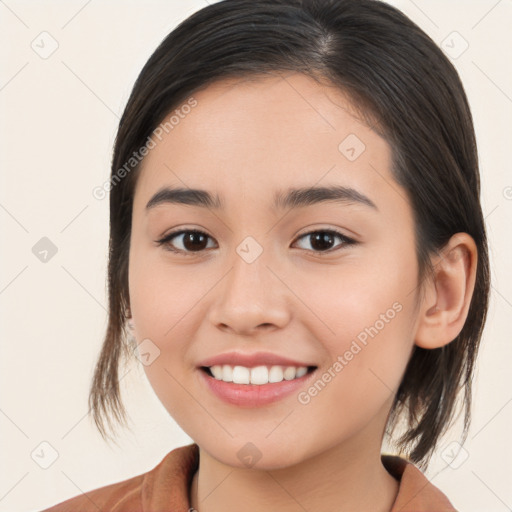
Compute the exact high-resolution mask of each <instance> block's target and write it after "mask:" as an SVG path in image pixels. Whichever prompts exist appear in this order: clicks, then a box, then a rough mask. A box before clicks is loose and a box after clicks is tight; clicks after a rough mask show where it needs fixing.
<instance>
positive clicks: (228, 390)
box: [199, 369, 316, 407]
mask: <svg viewBox="0 0 512 512" xmlns="http://www.w3.org/2000/svg"><path fill="white" fill-rule="evenodd" d="M315 371H316V369H315V370H313V371H311V372H308V373H306V375H303V376H302V377H299V378H298V379H293V380H282V381H281V382H272V383H269V384H262V385H256V384H234V383H233V382H224V381H223V380H217V379H215V378H214V377H211V376H210V375H208V374H207V373H206V372H205V371H204V370H199V373H200V374H201V378H202V380H203V381H204V382H205V383H206V385H207V386H208V388H209V389H210V391H212V392H213V393H214V394H215V395H216V396H218V397H219V398H220V399H221V400H223V401H224V402H227V403H229V404H233V405H238V406H242V407H258V406H261V405H266V404H270V403H273V402H277V401H278V400H281V399H283V398H284V397H286V396H288V395H290V394H292V393H294V392H298V391H299V390H300V388H302V387H303V386H304V384H305V382H306V381H307V380H309V379H310V377H311V376H312V375H313V374H314V373H315Z"/></svg>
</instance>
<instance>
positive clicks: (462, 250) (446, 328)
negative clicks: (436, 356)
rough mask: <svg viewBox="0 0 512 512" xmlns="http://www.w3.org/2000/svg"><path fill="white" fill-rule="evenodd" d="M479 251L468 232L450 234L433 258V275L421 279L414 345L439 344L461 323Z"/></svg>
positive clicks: (430, 346) (454, 334)
mask: <svg viewBox="0 0 512 512" xmlns="http://www.w3.org/2000/svg"><path fill="white" fill-rule="evenodd" d="M477 259H478V251H477V248H476V244H475V241H474V240H473V238H472V237H471V236H470V235H468V234H467V233H457V234H455V235H453V236H452V237H451V238H450V240H449V241H448V243H447V244H446V245H445V246H444V247H443V249H442V250H441V251H440V253H439V255H438V256H436V258H435V259H433V261H432V264H433V267H434V272H433V274H434V275H433V277H429V281H428V282H426V283H424V289H425V294H424V297H423V298H422V304H421V306H420V309H419V318H418V327H417V331H416V336H415V343H416V345H417V346H419V347H422V348H427V349H433V348H439V347H442V346H444V345H447V344H448V343H450V342H451V341H453V340H454V339H455V338H456V337H457V336H458V335H459V333H460V331H461V330H462V328H463V327H464V323H465V321H466V318H467V315H468V311H469V306H470V304H471V297H472V296H473V290H474V287H475V280H476V267H477Z"/></svg>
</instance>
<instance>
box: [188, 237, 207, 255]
mask: <svg viewBox="0 0 512 512" xmlns="http://www.w3.org/2000/svg"><path fill="white" fill-rule="evenodd" d="M197 239H202V240H201V241H200V242H199V244H197ZM205 241H206V237H205V236H204V235H203V234H201V233H188V234H187V235H185V237H184V238H183V245H184V246H185V248H186V249H187V250H189V251H198V250H201V249H204V248H205V247H206V244H205V243H204V242H205Z"/></svg>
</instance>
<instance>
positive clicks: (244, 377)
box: [210, 364, 308, 386]
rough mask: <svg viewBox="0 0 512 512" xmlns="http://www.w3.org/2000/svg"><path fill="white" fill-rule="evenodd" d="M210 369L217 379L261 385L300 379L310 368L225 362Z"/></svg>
mask: <svg viewBox="0 0 512 512" xmlns="http://www.w3.org/2000/svg"><path fill="white" fill-rule="evenodd" d="M210 371H211V372H212V375H213V376H214V378H215V379H217V380H223V381H224V382H234V383H235V384H255V385H257V386H261V385H263V384H268V383H269V382H270V383H273V382H281V381H282V380H293V379H298V378H299V377H303V376H304V375H306V373H307V372H308V369H307V367H306V366H299V367H295V366H270V367H267V366H255V367H254V368H247V367H245V366H230V365H229V364H225V365H215V366H210Z"/></svg>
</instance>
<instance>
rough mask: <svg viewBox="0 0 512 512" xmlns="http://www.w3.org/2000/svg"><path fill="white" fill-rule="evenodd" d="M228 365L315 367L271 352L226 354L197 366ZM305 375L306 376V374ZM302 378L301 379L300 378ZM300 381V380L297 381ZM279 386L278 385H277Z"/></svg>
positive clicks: (247, 366) (206, 360) (248, 366)
mask: <svg viewBox="0 0 512 512" xmlns="http://www.w3.org/2000/svg"><path fill="white" fill-rule="evenodd" d="M217 364H219V365H222V364H229V365H231V366H245V367H246V368H253V367H255V366H272V365H274V366H297V367H298V366H308V367H309V366H317V365H315V364H312V363H307V362H301V361H297V360H295V359H290V358H288V357H284V356H280V355H278V354H274V353H272V352H254V353H253V354H244V353H243V352H226V353H225V354H219V355H217V356H213V357H209V358H208V359H205V360H204V361H201V362H200V363H199V364H198V366H199V367H201V366H214V365H217ZM306 375H307V374H306ZM301 378H302V377H301ZM297 380H300V379H297ZM277 384H279V383H277Z"/></svg>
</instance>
